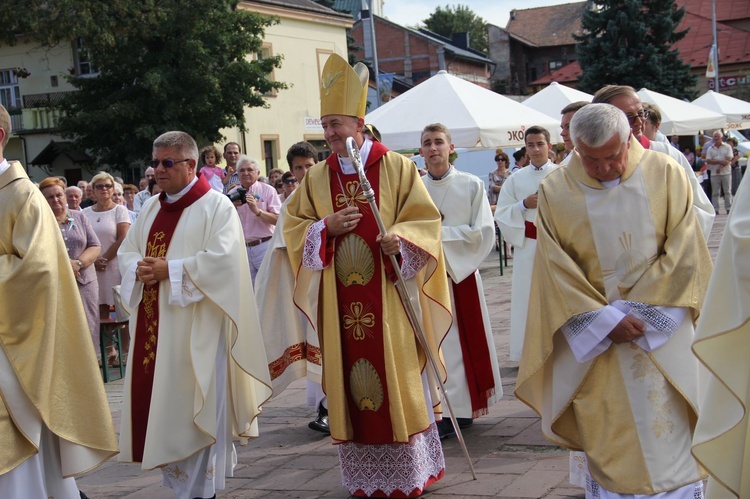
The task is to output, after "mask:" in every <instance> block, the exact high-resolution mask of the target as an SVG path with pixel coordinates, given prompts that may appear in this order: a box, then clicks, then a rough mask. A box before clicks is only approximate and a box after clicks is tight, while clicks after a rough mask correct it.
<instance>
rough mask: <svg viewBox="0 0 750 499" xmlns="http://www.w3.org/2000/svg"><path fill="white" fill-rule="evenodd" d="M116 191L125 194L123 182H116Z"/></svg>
mask: <svg viewBox="0 0 750 499" xmlns="http://www.w3.org/2000/svg"><path fill="white" fill-rule="evenodd" d="M115 192H119V193H120V194H125V191H124V190H123V188H122V184H121V183H119V182H115Z"/></svg>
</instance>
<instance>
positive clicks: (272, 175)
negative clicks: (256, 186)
mask: <svg viewBox="0 0 750 499" xmlns="http://www.w3.org/2000/svg"><path fill="white" fill-rule="evenodd" d="M282 175H284V170H282V169H281V168H274V169H273V170H271V171H270V172H268V182H267V183H268V185H270V186H271V187H273V188H274V189H276V194H278V195H279V196H281V195H282V194H284V189H283V187H282V186H283V184H281V185H278V182H279V180H281V176H282Z"/></svg>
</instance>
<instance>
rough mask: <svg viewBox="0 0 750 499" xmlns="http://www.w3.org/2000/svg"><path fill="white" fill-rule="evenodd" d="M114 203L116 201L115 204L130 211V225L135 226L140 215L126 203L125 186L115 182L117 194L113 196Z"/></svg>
mask: <svg viewBox="0 0 750 499" xmlns="http://www.w3.org/2000/svg"><path fill="white" fill-rule="evenodd" d="M112 201H114V202H115V204H119V205H122V206H124V207H125V209H127V210H128V215H129V216H130V225H133V224H134V223H135V219H136V217H137V216H138V215H137V214H136V213H135V212H134V211H132V210H131V209H130V208H128V205H127V203H126V202H125V190H124V188H123V186H122V185H121V184H119V183H117V182H115V192H114V194H112Z"/></svg>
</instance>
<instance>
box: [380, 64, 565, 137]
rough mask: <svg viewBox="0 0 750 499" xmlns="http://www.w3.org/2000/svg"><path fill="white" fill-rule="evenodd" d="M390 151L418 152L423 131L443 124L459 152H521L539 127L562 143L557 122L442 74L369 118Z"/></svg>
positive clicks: (493, 93) (386, 105)
mask: <svg viewBox="0 0 750 499" xmlns="http://www.w3.org/2000/svg"><path fill="white" fill-rule="evenodd" d="M365 123H370V124H373V125H375V126H376V127H377V128H378V130H379V131H380V134H381V136H382V140H383V144H385V145H386V147H388V148H390V149H393V150H399V149H416V148H418V147H419V143H420V138H421V134H422V129H423V128H424V127H425V126H426V125H429V124H430V123H442V124H443V125H445V126H447V127H448V129H449V130H450V132H451V138H452V140H453V144H454V145H455V146H456V147H520V146H523V145H524V140H523V139H524V137H523V134H524V130H526V128H528V127H530V126H533V125H539V126H543V127H545V128H546V129H547V130H549V131H550V134H551V136H552V137H551V139H552V141H553V142H556V141H558V140H559V136H560V134H559V128H560V127H559V123H558V120H556V119H552V118H550V117H549V116H547V115H545V114H542V113H540V112H538V111H535V110H533V109H530V108H528V107H526V106H524V105H523V104H519V103H518V102H516V101H514V100H512V99H508V98H507V97H503V96H502V95H500V94H496V93H495V92H492V91H491V90H487V89H485V88H482V87H480V86H479V85H475V84H474V83H471V82H468V81H466V80H462V79H461V78H458V77H456V76H453V75H450V74H448V73H446V72H445V71H440V72H439V73H438V74H436V75H435V76H433V77H431V78H430V79H428V80H426V81H424V82H423V83H420V84H419V85H417V86H416V87H414V88H412V89H411V90H409V91H408V92H404V93H403V94H401V95H399V96H398V97H396V98H394V99H393V100H391V101H390V102H388V103H387V104H384V105H382V106H380V107H379V108H377V109H375V110H374V111H372V112H371V113H370V114H368V115H367V116H365Z"/></svg>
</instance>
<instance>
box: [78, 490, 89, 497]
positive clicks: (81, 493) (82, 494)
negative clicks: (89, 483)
mask: <svg viewBox="0 0 750 499" xmlns="http://www.w3.org/2000/svg"><path fill="white" fill-rule="evenodd" d="M78 493H79V494H80V495H81V499H89V496H87V495H86V494H84V493H83V491H82V490H78Z"/></svg>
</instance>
